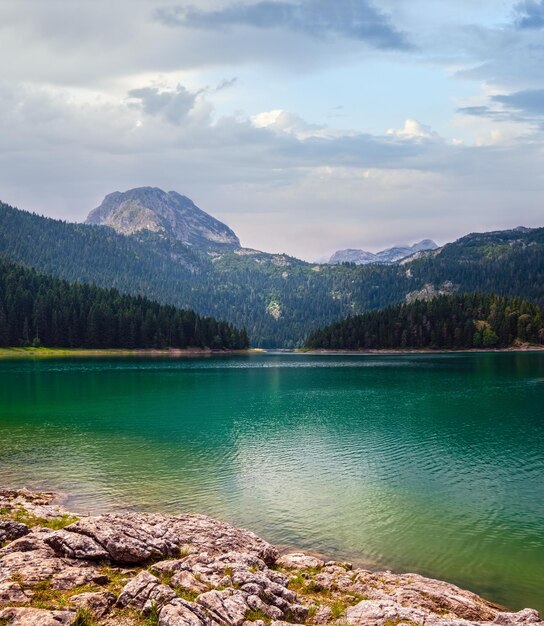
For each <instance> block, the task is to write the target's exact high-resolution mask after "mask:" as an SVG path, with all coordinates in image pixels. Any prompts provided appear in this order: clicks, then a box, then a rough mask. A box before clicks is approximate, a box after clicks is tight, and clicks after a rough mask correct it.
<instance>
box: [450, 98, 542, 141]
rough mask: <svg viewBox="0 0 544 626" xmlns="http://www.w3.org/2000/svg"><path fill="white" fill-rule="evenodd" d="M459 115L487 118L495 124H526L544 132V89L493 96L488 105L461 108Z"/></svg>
mask: <svg viewBox="0 0 544 626" xmlns="http://www.w3.org/2000/svg"><path fill="white" fill-rule="evenodd" d="M458 113H461V114H463V115H470V116H473V117H482V118H487V119H489V120H493V121H494V122H503V123H509V122H513V123H517V124H524V125H529V127H532V128H533V129H536V130H544V89H525V90H522V91H516V92H513V93H510V94H495V95H491V96H489V98H488V104H483V105H479V106H467V107H461V108H460V109H458ZM497 132H500V131H497Z"/></svg>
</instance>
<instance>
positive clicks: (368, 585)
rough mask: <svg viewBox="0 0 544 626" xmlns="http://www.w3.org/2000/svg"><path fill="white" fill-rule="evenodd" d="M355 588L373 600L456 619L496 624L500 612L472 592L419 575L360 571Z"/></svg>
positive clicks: (357, 571) (356, 573) (355, 590)
mask: <svg viewBox="0 0 544 626" xmlns="http://www.w3.org/2000/svg"><path fill="white" fill-rule="evenodd" d="M354 574H355V584H354V585H353V586H352V587H351V590H352V591H353V592H355V593H358V594H359V595H362V596H365V597H367V598H369V599H372V600H380V599H383V600H387V599H389V600H394V601H395V602H397V603H398V604H401V605H404V606H411V607H413V608H414V609H422V610H424V611H428V612H429V611H430V612H433V613H436V614H439V615H443V614H445V613H451V614H452V615H453V616H455V617H458V618H461V619H466V620H472V621H492V620H493V619H495V617H496V615H497V608H496V606H494V605H493V604H491V603H490V602H486V601H485V600H484V599H483V598H480V597H479V596H477V595H476V594H474V593H471V592H470V591H465V590H463V589H460V588H459V587H456V586H455V585H452V584H451V583H447V582H444V581H440V580H433V579H430V578H425V577H423V576H419V575H418V574H392V573H391V572H368V571H365V570H356V571H355V572H354Z"/></svg>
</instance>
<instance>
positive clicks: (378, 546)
mask: <svg viewBox="0 0 544 626" xmlns="http://www.w3.org/2000/svg"><path fill="white" fill-rule="evenodd" d="M543 413H544V354H542V353H540V354H539V353H529V354H514V353H508V354H465V355H407V356H353V355H346V356H334V355H327V356H322V355H299V354H263V355H252V356H247V355H246V356H231V357H213V358H195V359H179V360H169V359H146V358H145V359H144V358H138V359H136V358H134V359H120V358H112V359H109V360H108V359H96V358H95V359H91V358H85V359H69V360H68V359H63V360H12V361H8V360H4V361H0V484H4V485H6V484H9V485H23V484H24V485H27V486H30V487H47V488H53V489H56V490H61V491H64V492H66V493H68V494H72V497H71V500H70V502H69V504H70V507H71V508H74V509H76V510H78V511H80V512H90V513H97V512H100V511H104V510H107V509H111V508H120V509H122V508H129V507H137V508H141V509H145V510H161V511H173V512H182V511H196V512H202V513H208V514H210V515H213V516H216V517H219V518H223V519H226V520H229V521H231V522H233V523H235V524H239V525H242V526H245V527H247V528H250V529H252V530H254V531H255V532H257V533H258V534H260V535H262V536H263V537H265V538H266V539H268V540H269V541H271V542H273V543H276V544H281V545H288V546H297V547H302V548H307V549H313V550H317V551H319V552H321V553H323V554H325V555H328V556H331V557H335V558H347V559H350V560H353V561H354V562H356V563H358V564H366V565H368V566H370V567H381V568H384V567H386V568H390V569H393V570H398V571H417V572H420V573H423V574H426V575H430V576H434V577H437V578H443V579H446V580H450V581H452V582H455V583H458V584H460V585H462V586H465V587H468V588H470V589H472V590H474V591H476V592H479V593H481V594H482V595H484V596H485V597H487V598H489V599H491V600H494V601H496V602H499V603H502V604H504V605H506V606H509V607H511V608H514V609H519V608H522V607H524V606H533V607H535V608H537V609H539V610H541V611H542V610H544V600H543V597H544V594H543V593H542V586H543V582H544V414H543Z"/></svg>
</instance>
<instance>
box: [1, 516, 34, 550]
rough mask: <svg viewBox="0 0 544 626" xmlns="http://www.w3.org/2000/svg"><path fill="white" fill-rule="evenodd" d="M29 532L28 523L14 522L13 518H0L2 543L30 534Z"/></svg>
mask: <svg viewBox="0 0 544 626" xmlns="http://www.w3.org/2000/svg"><path fill="white" fill-rule="evenodd" d="M29 532H30V529H29V528H28V526H27V525H26V524H21V523H20V522H14V521H13V520H11V519H0V544H2V543H5V542H6V541H13V540H14V539H19V537H23V536H24V535H28V533H29Z"/></svg>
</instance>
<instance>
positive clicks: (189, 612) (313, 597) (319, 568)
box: [0, 487, 544, 626]
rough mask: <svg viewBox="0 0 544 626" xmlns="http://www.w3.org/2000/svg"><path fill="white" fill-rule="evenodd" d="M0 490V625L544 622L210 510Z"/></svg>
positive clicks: (527, 625)
mask: <svg viewBox="0 0 544 626" xmlns="http://www.w3.org/2000/svg"><path fill="white" fill-rule="evenodd" d="M67 498H68V494H57V493H53V492H35V491H30V490H28V489H10V488H1V487H0V624H2V625H3V626H4V625H8V624H12V625H13V626H25V625H28V626H31V625H32V626H38V625H39V626H59V625H60V626H76V625H77V626H102V625H103V626H114V625H119V626H121V625H123V626H150V625H154V626H229V625H233V626H268V625H270V626H290V625H291V624H307V625H309V626H310V625H311V626H328V625H331V626H400V625H401V624H403V625H405V626H544V622H542V621H541V619H540V616H539V614H538V612H537V611H535V610H533V609H523V610H520V611H518V612H510V611H508V610H507V609H505V608H504V607H501V606H499V605H497V604H496V603H493V602H490V601H488V600H485V599H484V598H482V597H480V596H478V595H476V594H474V593H472V592H470V591H467V590H463V589H461V588H459V587H457V586H455V585H453V584H451V583H448V582H444V581H440V580H435V579H431V578H426V577H424V576H420V575H418V574H395V573H391V572H390V571H371V570H367V569H362V568H357V567H354V566H353V565H352V564H351V563H349V562H343V561H330V560H329V561H328V560H326V557H323V556H321V555H319V554H316V553H312V552H309V551H305V552H302V551H298V550H297V551H294V550H290V551H289V552H287V553H285V552H284V551H283V550H280V549H278V548H277V547H276V546H273V545H271V544H269V543H268V542H267V541H265V540H263V539H261V538H260V537H258V536H257V535H255V534H254V533H252V532H250V531H247V530H244V529H241V528H237V527H235V526H233V525H231V524H228V523H226V522H222V521H220V520H215V519H212V518H210V517H207V516H205V515H195V514H178V515H168V514H160V513H142V512H138V511H127V512H123V513H110V514H104V515H100V516H77V515H74V514H72V513H70V512H69V511H67V510H66V509H64V508H63V504H62V503H63V502H66V500H67Z"/></svg>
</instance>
